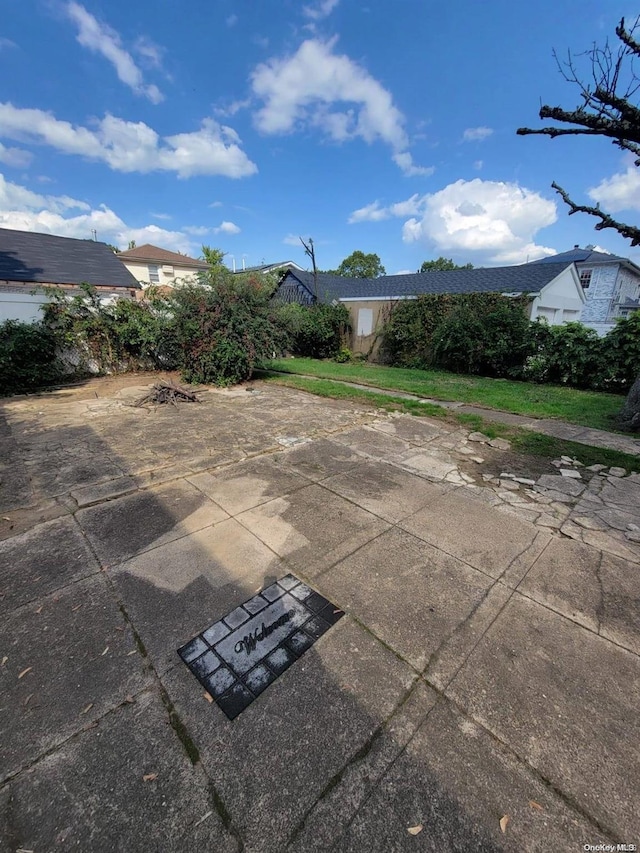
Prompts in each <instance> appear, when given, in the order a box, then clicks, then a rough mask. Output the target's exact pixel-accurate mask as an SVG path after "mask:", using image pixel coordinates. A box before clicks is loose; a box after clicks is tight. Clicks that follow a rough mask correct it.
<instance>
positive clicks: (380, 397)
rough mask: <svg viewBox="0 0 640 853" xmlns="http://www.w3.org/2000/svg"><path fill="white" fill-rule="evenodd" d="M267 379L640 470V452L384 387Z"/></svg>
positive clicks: (516, 444)
mask: <svg viewBox="0 0 640 853" xmlns="http://www.w3.org/2000/svg"><path fill="white" fill-rule="evenodd" d="M264 381H266V382H271V383H274V384H275V385H283V386H285V387H286V388H295V389H296V390H297V391H307V392H308V393H310V394H315V395H316V396H318V397H327V398H330V399H333V400H345V401H349V402H353V403H361V404H364V405H370V406H376V407H377V408H378V409H383V410H384V411H387V412H406V413H407V414H411V415H415V416H418V417H430V418H439V419H440V420H446V421H448V422H449V423H456V424H461V425H462V426H464V427H465V428H466V429H469V430H477V431H478V432H482V433H484V434H485V435H487V436H489V438H506V439H508V440H509V441H510V442H511V446H512V449H513V450H514V451H516V452H517V453H523V454H526V455H528V456H541V457H543V458H546V459H557V458H559V457H560V456H570V457H571V458H572V459H577V460H578V461H579V462H582V464H583V465H596V464H600V465H607V466H608V467H611V466H616V467H619V468H625V469H626V470H627V471H635V472H638V473H640V456H633V455H631V454H629V453H623V452H622V451H619V450H610V449H608V448H605V447H593V446H591V445H588V444H581V443H580V442H577V441H567V440H566V439H562V438H555V437H554V436H550V435H544V434H542V433H539V432H532V431H531V430H528V429H521V428H520V427H514V426H511V425H509V424H502V423H496V422H493V421H490V420H485V419H484V418H482V417H481V416H480V415H469V414H461V413H458V412H456V411H455V410H451V409H443V408H442V407H441V406H436V405H434V404H433V403H421V402H418V401H417V400H402V399H400V398H398V397H391V396H389V395H388V394H385V393H384V391H381V392H376V391H362V390H360V389H358V388H350V387H349V386H348V385H342V384H340V382H337V381H331V380H327V379H309V378H307V377H304V376H295V375H291V376H282V375H279V374H276V373H268V372H265V374H264Z"/></svg>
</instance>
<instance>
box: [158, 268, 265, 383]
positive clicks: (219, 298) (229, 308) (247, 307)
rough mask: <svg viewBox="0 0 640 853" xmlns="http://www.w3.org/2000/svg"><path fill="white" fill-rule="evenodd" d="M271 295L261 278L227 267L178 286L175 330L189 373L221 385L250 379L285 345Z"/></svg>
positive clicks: (188, 377) (179, 352) (178, 349)
mask: <svg viewBox="0 0 640 853" xmlns="http://www.w3.org/2000/svg"><path fill="white" fill-rule="evenodd" d="M269 297H270V293H269V288H268V287H265V284H264V282H262V281H261V280H260V279H259V278H257V277H251V276H232V275H231V274H228V273H227V272H226V271H224V270H222V271H212V272H210V273H208V274H207V276H206V279H203V281H202V283H201V284H198V285H187V286H184V287H181V288H180V289H178V290H176V291H175V293H174V294H173V295H172V297H171V310H172V315H173V317H172V323H171V331H172V336H173V340H174V342H175V348H176V352H177V358H178V366H179V369H180V372H181V374H182V376H183V378H184V379H185V380H186V381H187V382H195V383H214V384H216V385H232V384H234V383H237V382H242V381H243V380H246V379H250V378H251V376H252V374H253V371H254V368H255V367H256V366H257V365H259V364H260V363H262V362H264V361H266V360H267V359H269V358H271V357H273V355H274V353H275V352H278V351H279V350H280V348H281V345H282V333H281V330H280V327H279V325H278V323H277V322H276V318H275V316H274V309H273V308H272V307H271V305H270V303H269Z"/></svg>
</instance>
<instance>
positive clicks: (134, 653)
mask: <svg viewBox="0 0 640 853" xmlns="http://www.w3.org/2000/svg"><path fill="white" fill-rule="evenodd" d="M103 654H104V652H103ZM137 654H138V650H137V649H134V650H133V651H132V652H127V657H128V658H130V657H131V655H137Z"/></svg>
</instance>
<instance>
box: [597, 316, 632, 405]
mask: <svg viewBox="0 0 640 853" xmlns="http://www.w3.org/2000/svg"><path fill="white" fill-rule="evenodd" d="M602 350H603V352H602V361H603V367H604V377H603V380H602V384H603V387H604V388H605V389H606V390H612V391H621V392H622V393H624V394H626V393H627V392H628V391H629V389H630V388H631V386H632V385H633V383H634V382H635V380H636V378H637V377H638V376H640V311H634V312H633V313H632V314H630V315H629V316H628V317H624V318H621V319H619V320H617V322H616V325H615V327H614V328H613V329H611V331H610V332H609V333H608V334H607V336H606V337H605V338H604V341H603V346H602Z"/></svg>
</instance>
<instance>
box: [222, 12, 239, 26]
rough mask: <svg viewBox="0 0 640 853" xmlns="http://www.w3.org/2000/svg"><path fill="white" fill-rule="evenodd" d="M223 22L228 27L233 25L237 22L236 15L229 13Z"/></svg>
mask: <svg viewBox="0 0 640 853" xmlns="http://www.w3.org/2000/svg"><path fill="white" fill-rule="evenodd" d="M225 23H226V25H227V26H228V27H235V25H236V24H237V23H238V16H237V15H229V17H228V18H227V19H226V20H225Z"/></svg>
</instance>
